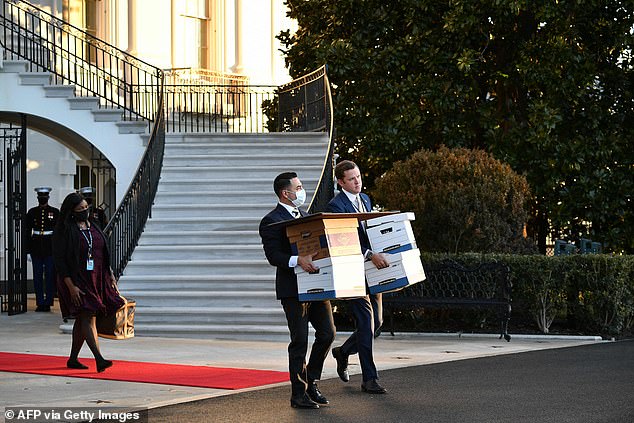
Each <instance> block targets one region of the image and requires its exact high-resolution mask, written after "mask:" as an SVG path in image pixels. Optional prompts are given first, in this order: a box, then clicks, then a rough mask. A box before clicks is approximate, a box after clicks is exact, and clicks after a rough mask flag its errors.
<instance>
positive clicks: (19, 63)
mask: <svg viewBox="0 0 634 423" xmlns="http://www.w3.org/2000/svg"><path fill="white" fill-rule="evenodd" d="M28 65H29V62H27V61H26V60H4V61H3V62H2V67H0V72H6V73H23V72H26V70H27V67H28Z"/></svg>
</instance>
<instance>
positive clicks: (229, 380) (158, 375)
mask: <svg viewBox="0 0 634 423" xmlns="http://www.w3.org/2000/svg"><path fill="white" fill-rule="evenodd" d="M67 359H68V357H58V356H53V355H37V354H18V353H8V352H0V371H1V372H16V373H31V374H38V375H50V376H65V377H80V378H89V379H103V380H119V381H123V382H144V383H160V384H163V385H182V386H196V387H200V388H216V389H242V388H251V387H254V386H261V385H269V384H272V383H279V382H286V381H288V380H289V379H288V373H286V372H277V371H273V370H249V369H234V368H227V367H210V366H188V365H184V364H164V363H147V362H143V361H124V360H113V361H114V365H113V366H112V367H110V368H109V369H106V371H104V372H102V373H97V370H96V367H95V360H94V359H88V358H80V359H79V361H81V362H82V363H83V364H85V365H86V366H88V367H89V368H88V370H75V369H68V368H67V367H66V360H67Z"/></svg>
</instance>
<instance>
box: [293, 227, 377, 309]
mask: <svg viewBox="0 0 634 423" xmlns="http://www.w3.org/2000/svg"><path fill="white" fill-rule="evenodd" d="M358 227H359V222H358V221H357V219H356V218H354V217H352V218H350V217H339V218H328V217H323V218H318V219H313V220H308V221H306V222H302V221H301V220H300V221H298V223H297V224H295V225H292V226H288V227H287V228H286V235H287V236H288V239H289V240H290V242H291V249H292V251H293V254H294V255H308V254H312V253H315V252H317V255H316V256H315V257H313V263H314V265H315V266H316V267H318V268H319V270H318V271H317V272H314V273H307V272H305V271H304V270H303V269H302V268H301V267H300V266H296V267H295V273H296V274H297V290H298V294H299V300H300V301H316V300H330V299H335V298H352V297H362V296H364V295H365V274H364V271H365V269H364V266H363V262H364V260H363V255H362V254H361V245H360V244H359V234H358V232H357V228H358Z"/></svg>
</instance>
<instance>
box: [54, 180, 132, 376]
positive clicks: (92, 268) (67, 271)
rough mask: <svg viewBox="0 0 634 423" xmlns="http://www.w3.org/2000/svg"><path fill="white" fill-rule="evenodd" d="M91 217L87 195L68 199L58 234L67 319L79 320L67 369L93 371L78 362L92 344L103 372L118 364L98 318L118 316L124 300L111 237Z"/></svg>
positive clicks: (59, 270)
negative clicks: (102, 342) (103, 344)
mask: <svg viewBox="0 0 634 423" xmlns="http://www.w3.org/2000/svg"><path fill="white" fill-rule="evenodd" d="M89 214H90V213H89V208H88V203H87V202H86V200H84V198H83V197H82V196H81V194H78V193H75V192H73V193H71V194H68V195H67V196H66V198H65V199H64V202H63V203H62V207H61V210H60V217H59V220H58V222H57V226H56V227H55V232H54V234H53V256H54V258H55V268H56V270H57V292H58V296H59V302H60V308H61V311H62V317H63V318H64V320H66V319H75V323H74V325H73V341H72V346H71V350H70V356H69V358H68V361H67V363H66V365H67V366H68V367H69V368H71V369H87V368H88V367H87V366H85V365H84V364H82V363H80V362H79V360H78V358H77V357H78V356H79V351H80V350H81V347H82V346H83V345H84V342H86V344H88V347H89V348H90V351H92V353H93V355H94V356H95V361H96V363H97V371H98V372H103V371H104V370H105V369H107V368H108V367H110V366H112V361H110V360H106V359H105V358H103V356H102V355H101V352H100V351H99V342H98V338H97V326H96V315H97V313H105V314H112V313H114V312H116V310H117V309H119V308H120V307H122V306H123V305H124V300H123V299H122V298H121V296H120V295H119V293H118V291H117V288H116V283H117V281H116V279H115V277H114V275H113V273H112V270H111V269H110V254H109V251H108V243H107V242H106V237H105V236H104V234H103V232H102V231H101V229H100V228H99V226H98V225H96V224H93V222H92V221H91V220H90V218H89Z"/></svg>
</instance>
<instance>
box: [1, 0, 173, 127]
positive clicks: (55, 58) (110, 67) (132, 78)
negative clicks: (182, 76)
mask: <svg viewBox="0 0 634 423" xmlns="http://www.w3.org/2000/svg"><path fill="white" fill-rule="evenodd" d="M0 32H1V34H2V36H1V37H0V38H1V39H3V40H4V41H3V43H4V49H5V55H6V59H7V60H20V59H21V60H26V61H27V62H28V64H27V67H28V70H29V71H31V72H49V73H50V74H51V83H52V84H56V85H64V84H68V85H74V86H75V93H76V95H77V96H94V97H98V98H99V99H100V107H111V108H118V109H121V110H122V115H123V116H124V119H126V120H147V121H153V120H154V117H155V115H156V110H157V106H158V104H159V101H160V96H161V94H162V91H161V85H162V78H163V74H162V71H161V70H160V69H158V68H156V67H154V66H152V65H149V64H147V63H145V62H143V61H142V60H139V59H137V58H136V57H134V56H132V55H130V54H128V53H126V52H125V51H122V50H120V49H118V48H116V47H114V46H112V45H110V44H108V43H106V42H104V41H102V40H100V39H98V38H95V37H94V36H93V35H91V34H89V33H87V32H85V31H82V30H81V29H79V28H77V27H75V26H73V25H71V24H69V23H67V22H64V21H63V20H61V19H58V18H56V17H55V16H53V15H51V14H49V13H47V12H45V11H44V10H42V9H39V8H37V7H35V6H33V5H31V4H29V3H27V2H25V1H22V0H2V11H1V13H0ZM138 86H145V87H153V89H151V90H143V91H141V90H138V89H137V88H136V87H138ZM150 127H151V124H150Z"/></svg>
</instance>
